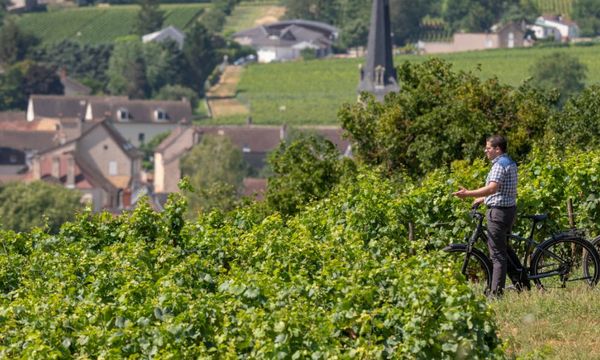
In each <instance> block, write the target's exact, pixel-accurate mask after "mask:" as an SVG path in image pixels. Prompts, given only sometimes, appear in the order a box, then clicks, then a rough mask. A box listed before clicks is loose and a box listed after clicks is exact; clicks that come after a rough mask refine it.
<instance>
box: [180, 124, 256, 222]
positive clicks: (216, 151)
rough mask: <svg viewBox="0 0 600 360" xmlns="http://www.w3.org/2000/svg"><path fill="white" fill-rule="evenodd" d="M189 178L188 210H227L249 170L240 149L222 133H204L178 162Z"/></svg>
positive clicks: (232, 204)
mask: <svg viewBox="0 0 600 360" xmlns="http://www.w3.org/2000/svg"><path fill="white" fill-rule="evenodd" d="M180 168H181V174H182V176H187V177H188V178H189V184H190V185H191V186H192V188H193V192H191V193H188V200H189V204H190V213H191V214H194V215H195V214H196V213H197V212H198V211H199V210H204V211H209V210H212V209H221V210H230V209H232V208H233V206H234V205H235V203H236V201H237V199H238V197H239V194H240V191H241V188H242V183H243V180H244V176H246V174H247V172H248V167H247V164H246V163H245V161H244V158H243V155H242V152H241V150H239V149H237V148H236V147H235V146H234V145H233V144H232V143H231V141H230V140H229V138H227V137H225V136H220V135H216V136H210V135H204V136H203V137H202V140H201V141H200V143H199V144H198V145H196V146H194V147H193V148H192V150H191V151H190V152H189V153H188V154H186V155H185V156H184V157H183V158H182V159H181V163H180Z"/></svg>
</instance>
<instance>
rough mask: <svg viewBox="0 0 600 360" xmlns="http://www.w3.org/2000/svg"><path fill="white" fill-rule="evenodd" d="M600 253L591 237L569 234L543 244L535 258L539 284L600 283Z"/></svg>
mask: <svg viewBox="0 0 600 360" xmlns="http://www.w3.org/2000/svg"><path fill="white" fill-rule="evenodd" d="M599 277H600V257H599V255H598V251H597V250H596V248H595V247H594V246H593V245H592V244H591V243H590V242H589V241H587V240H585V239H583V238H580V237H577V236H572V235H565V236H561V237H556V238H553V239H549V240H546V241H544V242H543V243H541V244H540V246H539V247H538V248H537V249H536V251H535V252H534V254H533V257H532V259H531V275H530V278H531V279H533V281H534V282H535V284H536V285H537V286H538V288H544V289H550V288H566V287H576V286H581V285H587V286H590V287H593V286H595V285H596V284H597V283H598V279H599Z"/></svg>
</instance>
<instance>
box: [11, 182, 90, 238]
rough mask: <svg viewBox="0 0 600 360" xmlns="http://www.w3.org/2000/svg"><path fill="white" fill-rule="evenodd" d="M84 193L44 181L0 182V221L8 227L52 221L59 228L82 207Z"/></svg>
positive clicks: (53, 227) (28, 226)
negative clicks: (0, 183)
mask: <svg viewBox="0 0 600 360" xmlns="http://www.w3.org/2000/svg"><path fill="white" fill-rule="evenodd" d="M80 199H81V194H80V193H79V192H77V191H74V190H68V189H65V188H64V187H62V186H59V185H51V184H48V183H46V182H43V181H35V182H32V183H29V184H26V183H8V184H6V185H3V186H0V219H1V220H0V224H1V225H2V227H3V228H4V229H10V230H14V231H29V230H31V229H32V228H33V227H36V226H44V225H46V224H47V225H48V227H49V231H50V232H52V233H56V232H58V229H59V228H60V226H61V224H63V223H64V222H66V221H69V220H71V219H73V218H74V217H75V213H76V212H77V210H79V209H81V207H82V206H81V203H80Z"/></svg>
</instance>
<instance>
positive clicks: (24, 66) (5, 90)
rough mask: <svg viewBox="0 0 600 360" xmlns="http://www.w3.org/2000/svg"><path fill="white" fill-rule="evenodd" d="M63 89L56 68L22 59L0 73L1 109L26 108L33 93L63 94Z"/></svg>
mask: <svg viewBox="0 0 600 360" xmlns="http://www.w3.org/2000/svg"><path fill="white" fill-rule="evenodd" d="M63 91H64V89H63V85H62V83H61V82H60V78H59V77H58V75H57V73H56V69H55V68H53V67H49V66H46V65H44V64H41V63H35V62H32V61H30V60H26V61H22V62H19V63H16V64H14V65H13V66H11V67H9V68H8V69H7V70H6V72H5V73H4V74H0V109H1V110H10V109H21V110H24V109H25V108H26V107H27V102H28V101H29V95H31V94H48V95H50V94H58V95H62V94H63Z"/></svg>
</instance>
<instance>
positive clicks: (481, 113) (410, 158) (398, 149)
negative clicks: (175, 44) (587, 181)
mask: <svg viewBox="0 0 600 360" xmlns="http://www.w3.org/2000/svg"><path fill="white" fill-rule="evenodd" d="M398 78H399V80H400V83H401V84H402V91H401V92H399V93H392V94H390V95H388V96H387V97H386V99H385V102H384V103H379V102H377V101H376V100H375V99H374V97H373V96H371V95H369V94H363V95H362V96H361V101H359V103H357V104H354V105H350V104H348V105H345V106H344V107H343V108H342V109H341V110H340V112H339V118H340V120H341V122H342V126H343V127H344V129H345V130H346V131H347V132H348V133H349V134H350V135H351V136H352V138H353V140H354V145H355V146H354V148H353V152H354V154H355V155H356V156H357V157H358V158H359V159H360V160H362V161H364V162H366V163H368V164H372V165H378V166H379V165H381V166H384V167H385V168H386V169H388V170H389V171H396V170H398V169H406V170H408V171H409V172H410V173H411V174H415V173H420V174H423V173H426V172H428V171H430V170H433V169H436V168H439V167H441V166H447V165H449V164H450V163H451V162H452V161H454V160H458V159H471V160H473V159H476V158H478V157H480V156H481V153H482V151H481V149H482V147H483V145H484V144H485V139H486V137H487V136H489V135H490V134H493V133H500V132H502V133H504V134H506V135H507V136H508V138H509V143H510V144H511V150H512V151H513V154H514V155H516V156H517V157H521V156H523V155H524V154H526V153H527V151H528V150H529V147H530V145H531V140H532V139H537V138H541V137H542V136H543V129H544V127H543V124H544V122H545V121H546V119H547V118H548V116H549V114H551V108H550V106H549V104H550V103H551V100H552V99H551V98H546V97H545V96H543V95H542V94H540V93H538V92H536V90H535V89H532V88H530V87H528V86H526V85H525V86H522V87H520V88H518V89H513V88H512V87H510V86H506V85H501V84H500V83H499V82H498V80H497V79H495V78H492V79H489V80H486V81H482V80H480V79H479V78H478V77H476V76H475V75H473V74H472V73H465V72H453V71H452V68H451V66H450V65H449V64H447V63H445V62H443V61H441V60H436V59H433V60H430V61H427V62H425V63H424V64H421V65H412V64H410V63H408V62H405V63H404V64H403V65H402V66H401V67H400V68H399V72H398Z"/></svg>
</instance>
